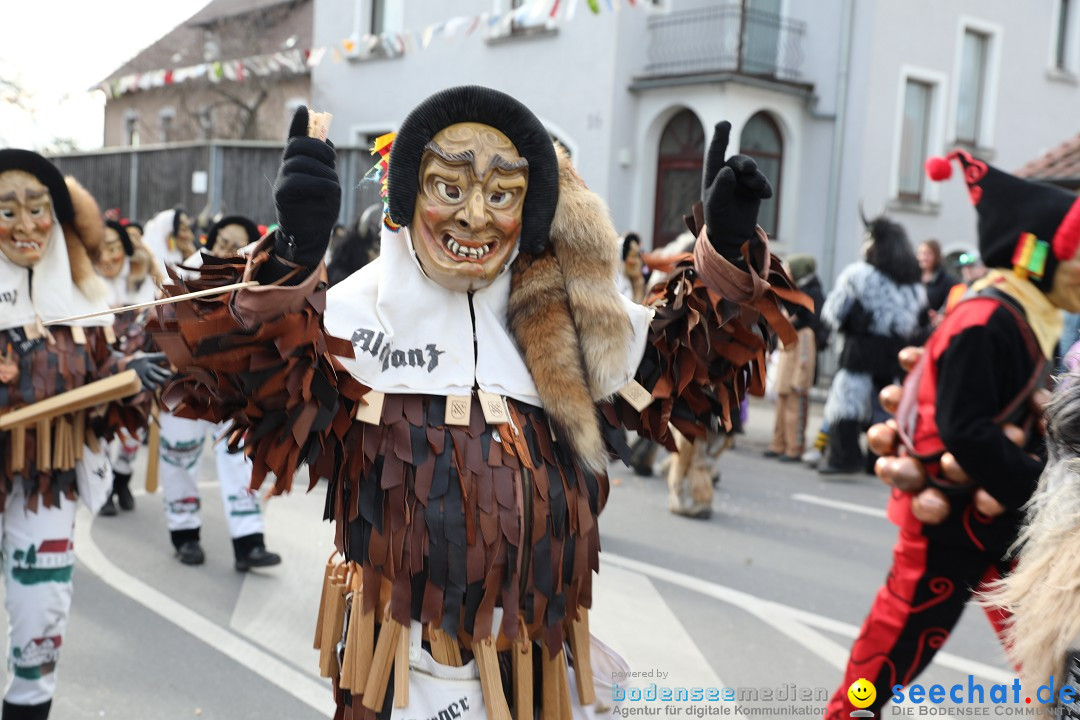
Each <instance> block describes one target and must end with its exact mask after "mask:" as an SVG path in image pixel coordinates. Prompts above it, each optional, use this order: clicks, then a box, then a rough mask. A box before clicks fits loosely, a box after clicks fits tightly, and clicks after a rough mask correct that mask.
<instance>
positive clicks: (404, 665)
mask: <svg viewBox="0 0 1080 720" xmlns="http://www.w3.org/2000/svg"><path fill="white" fill-rule="evenodd" d="M410 631H411V628H410V627H409V626H408V625H402V626H401V630H400V631H398V641H397V654H396V655H395V657H394V707H396V708H407V707H409V633H410Z"/></svg>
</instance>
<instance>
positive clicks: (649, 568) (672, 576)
mask: <svg viewBox="0 0 1080 720" xmlns="http://www.w3.org/2000/svg"><path fill="white" fill-rule="evenodd" d="M600 562H601V564H606V565H611V566H613V567H618V568H622V569H624V570H629V571H631V572H637V573H641V574H642V575H646V576H648V577H652V578H656V579H657V580H662V581H664V582H667V583H671V584H672V585H677V586H679V587H683V588H686V589H687V590H693V591H694V592H698V593H701V594H702V595H705V596H707V597H712V598H716V599H717V600H720V601H722V602H726V603H728V604H730V605H734V606H736V607H738V608H741V609H742V610H745V611H746V612H748V613H750V614H752V615H754V616H755V617H757V618H759V619H761V620H762V621H763V622H765V623H768V624H769V625H771V626H772V627H775V628H776V629H777V630H779V631H780V632H782V633H784V634H785V635H787V636H788V637H790V638H791V639H792V640H794V641H795V642H797V643H799V644H800V645H802V646H803V647H805V648H806V649H807V650H809V651H810V652H812V653H814V654H815V655H817V656H818V657H820V658H822V659H823V660H825V661H826V662H827V663H829V664H830V665H832V666H834V667H837V668H841V669H842V668H843V667H844V665H845V663H846V662H847V653H848V651H847V649H845V648H843V647H841V646H840V645H839V644H837V643H835V642H833V641H831V640H829V639H828V638H826V637H824V636H823V635H821V634H820V633H817V632H814V631H813V630H810V628H817V629H819V630H826V631H828V632H832V633H836V634H837V635H841V636H843V637H850V638H855V637H857V636H858V634H859V628H858V627H856V626H854V625H849V624H847V623H843V622H840V621H838V620H833V619H832V618H828V617H825V616H824V615H817V614H816V613H812V612H810V611H808V610H800V609H798V608H794V607H791V606H790V605H784V604H783V603H778V602H774V601H772V600H766V599H764V598H760V597H757V596H756V595H751V594H749V593H745V592H742V591H741V590H735V589H733V588H729V587H725V586H724V585H718V584H716V583H712V582H709V581H707V580H702V579H700V578H696V577H693V576H691V575H685V574H683V573H680V572H675V571H674V570H669V569H667V568H662V567H659V566H658V565H651V564H649V563H645V562H641V561H640V560H634V559H632V558H627V557H622V556H620V555H615V554H613V553H610V552H602V553H600ZM590 621H591V618H590ZM837 648H839V649H840V651H842V652H841V653H838V651H837ZM841 655H842V656H841ZM933 664H935V665H940V666H942V667H947V668H949V669H951V670H956V671H958V672H961V673H964V674H971V675H975V676H976V677H981V678H985V679H987V680H992V681H993V682H999V683H1001V682H1003V683H1010V682H1012V680H1013V675H1011V674H1009V672H1008V671H1006V670H1002V669H1001V668H996V667H994V666H992V665H987V664H985V663H981V662H977V661H975V660H969V659H968V658H963V657H960V656H959V655H953V654H951V653H945V652H939V653H937V654H936V655H935V656H934V663H933Z"/></svg>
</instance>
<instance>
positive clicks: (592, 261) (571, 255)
mask: <svg viewBox="0 0 1080 720" xmlns="http://www.w3.org/2000/svg"><path fill="white" fill-rule="evenodd" d="M555 149H556V153H557V154H558V158H559V203H558V205H557V206H556V208H555V218H554V219H553V220H552V222H551V245H552V247H553V248H554V250H555V257H556V258H557V259H558V261H559V266H560V267H561V268H562V272H563V278H564V279H565V281H566V294H567V298H568V300H569V302H570V314H571V316H572V317H573V321H574V327H576V328H577V335H578V341H579V343H580V347H581V352H582V356H583V359H584V361H585V371H586V373H587V376H588V380H589V389H590V391H591V393H592V398H593V400H603V399H604V388H610V387H612V386H613V385H615V384H617V383H618V382H619V380H620V379H621V378H622V376H623V374H624V370H625V368H623V367H622V364H623V360H624V359H625V358H626V352H627V348H628V346H629V345H630V343H631V342H632V341H633V328H632V327H631V325H630V319H629V318H628V317H627V316H626V311H625V310H624V309H623V304H622V299H621V297H620V295H619V290H618V288H617V287H616V285H615V282H614V278H615V275H616V273H617V272H618V268H619V247H618V243H617V239H618V234H617V233H616V232H615V226H614V225H613V224H612V223H611V213H610V211H609V210H608V207H607V205H606V204H604V201H603V200H601V199H600V197H599V196H597V195H596V193H594V192H592V191H591V190H589V189H588V188H587V187H585V182H584V181H583V180H582V179H581V177H580V176H579V175H578V174H577V172H576V171H575V170H574V166H573V165H571V163H570V157H569V156H568V155H567V154H566V151H565V150H563V148H562V147H561V146H559V145H556V146H555Z"/></svg>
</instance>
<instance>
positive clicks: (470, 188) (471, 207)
mask: <svg viewBox="0 0 1080 720" xmlns="http://www.w3.org/2000/svg"><path fill="white" fill-rule="evenodd" d="M528 185H529V167H528V161H527V160H526V159H525V158H523V157H521V155H520V154H519V153H518V151H517V148H515V147H514V144H513V143H512V142H510V139H509V138H507V137H506V135H504V134H503V133H501V132H500V131H498V130H496V129H495V128H493V127H491V126H489V125H482V124H480V123H457V124H454V125H450V126H449V127H446V128H443V129H442V130H440V131H439V132H438V133H437V134H436V135H435V137H434V138H432V140H431V142H430V143H428V146H427V148H426V149H425V150H424V155H423V157H422V159H421V161H420V182H419V188H418V190H417V195H416V210H415V211H414V213H413V218H412V223H411V225H410V228H409V229H410V233H411V237H412V243H413V248H414V249H415V250H416V256H417V258H418V259H419V260H420V265H421V267H423V269H424V273H425V274H426V275H427V276H428V277H429V278H431V279H432V280H434V281H435V282H437V283H438V284H439V285H442V286H443V287H445V288H447V289H450V290H454V291H459V292H468V291H471V290H478V289H480V288H482V287H485V286H487V285H489V284H491V282H492V281H493V280H494V279H495V278H496V277H497V276H498V275H499V273H500V272H501V271H502V269H503V268H504V267H505V265H506V263H507V261H508V260H509V259H510V256H511V254H512V253H513V250H514V247H515V246H516V245H517V242H518V237H519V236H520V234H521V210H522V207H523V205H524V202H525V192H526V190H527V189H528Z"/></svg>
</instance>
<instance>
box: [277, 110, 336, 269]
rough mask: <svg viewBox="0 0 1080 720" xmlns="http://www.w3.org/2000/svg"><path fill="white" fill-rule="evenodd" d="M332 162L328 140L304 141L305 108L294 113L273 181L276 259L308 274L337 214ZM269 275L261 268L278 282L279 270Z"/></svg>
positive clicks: (321, 252) (323, 248)
mask: <svg viewBox="0 0 1080 720" xmlns="http://www.w3.org/2000/svg"><path fill="white" fill-rule="evenodd" d="M335 157H336V153H335V152H334V145H333V144H332V143H331V142H330V141H329V140H326V141H323V140H319V139H317V138H313V137H308V110H307V108H306V107H304V106H300V107H299V108H297V110H296V114H295V115H293V119H292V125H290V127H289V139H288V141H287V142H286V144H285V152H284V153H283V154H282V156H281V167H280V168H279V169H278V176H277V180H275V181H274V205H275V207H276V208H277V220H278V230H277V237H276V238H275V239H274V255H275V256H276V257H277V258H279V259H281V260H284V261H286V262H287V263H292V264H294V265H300V266H302V267H305V268H308V269H312V268H315V267H317V266H318V264H319V263H320V262H321V261H322V259H323V255H325V254H326V246H327V245H329V244H330V231H331V230H332V229H333V227H334V223H336V222H337V219H338V211H339V209H340V208H341V184H340V183H339V182H338V176H337V172H336V171H335V170H334V158H335ZM273 269H274V268H271V267H267V268H266V270H267V271H271V274H277V275H278V277H280V276H281V275H283V274H284V271H282V269H281V268H280V267H279V268H278V272H277V273H273ZM260 279H262V278H260ZM270 279H276V278H270Z"/></svg>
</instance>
